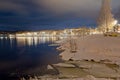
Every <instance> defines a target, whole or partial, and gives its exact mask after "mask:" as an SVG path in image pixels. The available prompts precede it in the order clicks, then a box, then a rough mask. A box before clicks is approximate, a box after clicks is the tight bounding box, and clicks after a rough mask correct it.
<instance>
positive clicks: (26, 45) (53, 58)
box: [0, 37, 60, 74]
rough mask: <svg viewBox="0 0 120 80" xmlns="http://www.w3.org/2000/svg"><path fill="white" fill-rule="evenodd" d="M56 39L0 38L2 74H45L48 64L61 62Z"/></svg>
mask: <svg viewBox="0 0 120 80" xmlns="http://www.w3.org/2000/svg"><path fill="white" fill-rule="evenodd" d="M56 40H58V39H57V38H56V37H51V38H49V37H17V38H2V37H1V38H0V74H11V73H19V74H44V73H45V72H46V70H47V65H48V64H54V63H57V62H59V61H60V59H59V52H58V51H57V50H56V47H50V46H48V45H49V44H51V43H54V42H55V41H56Z"/></svg>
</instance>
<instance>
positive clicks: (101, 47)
mask: <svg viewBox="0 0 120 80" xmlns="http://www.w3.org/2000/svg"><path fill="white" fill-rule="evenodd" d="M74 39H75V40H76V44H77V52H76V53H71V52H70V44H69V43H70V42H69V39H68V40H66V41H64V43H62V45H61V46H60V47H62V48H63V49H65V51H64V52H62V53H61V54H60V56H62V59H63V60H69V59H73V60H83V59H87V60H91V59H93V60H95V61H100V60H110V61H111V62H112V63H116V64H119V65H120V37H104V36H103V35H90V36H85V37H79V38H74Z"/></svg>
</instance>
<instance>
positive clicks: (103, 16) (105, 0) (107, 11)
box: [97, 0, 114, 32]
mask: <svg viewBox="0 0 120 80" xmlns="http://www.w3.org/2000/svg"><path fill="white" fill-rule="evenodd" d="M113 21H114V18H113V15H112V13H111V8H110V0H102V7H101V10H100V13H99V17H98V20H97V24H98V27H99V28H100V30H101V31H103V32H107V31H109V30H111V29H112V27H113V25H112V23H113Z"/></svg>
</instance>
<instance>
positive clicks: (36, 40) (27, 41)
mask: <svg viewBox="0 0 120 80" xmlns="http://www.w3.org/2000/svg"><path fill="white" fill-rule="evenodd" d="M13 39H14V38H11V41H12V40H13ZM56 40H57V37H16V41H17V45H18V46H25V45H28V46H32V45H38V44H41V43H46V42H54V41H56Z"/></svg>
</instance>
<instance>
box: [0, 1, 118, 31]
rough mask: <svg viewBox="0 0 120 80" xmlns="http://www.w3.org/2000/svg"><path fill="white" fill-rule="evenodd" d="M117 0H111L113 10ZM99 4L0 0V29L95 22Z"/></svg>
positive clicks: (42, 27)
mask: <svg viewBox="0 0 120 80" xmlns="http://www.w3.org/2000/svg"><path fill="white" fill-rule="evenodd" d="M119 2H120V1H119V0H112V9H113V12H114V10H117V8H118V6H119V4H118V3H119ZM100 6H101V0H0V29H6V30H22V29H26V30H27V29H28V30H34V29H35V30H38V29H57V28H65V27H78V26H80V25H89V26H91V25H93V26H95V20H96V19H95V18H96V17H97V15H98V12H99V9H100ZM68 25H70V26H68Z"/></svg>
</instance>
